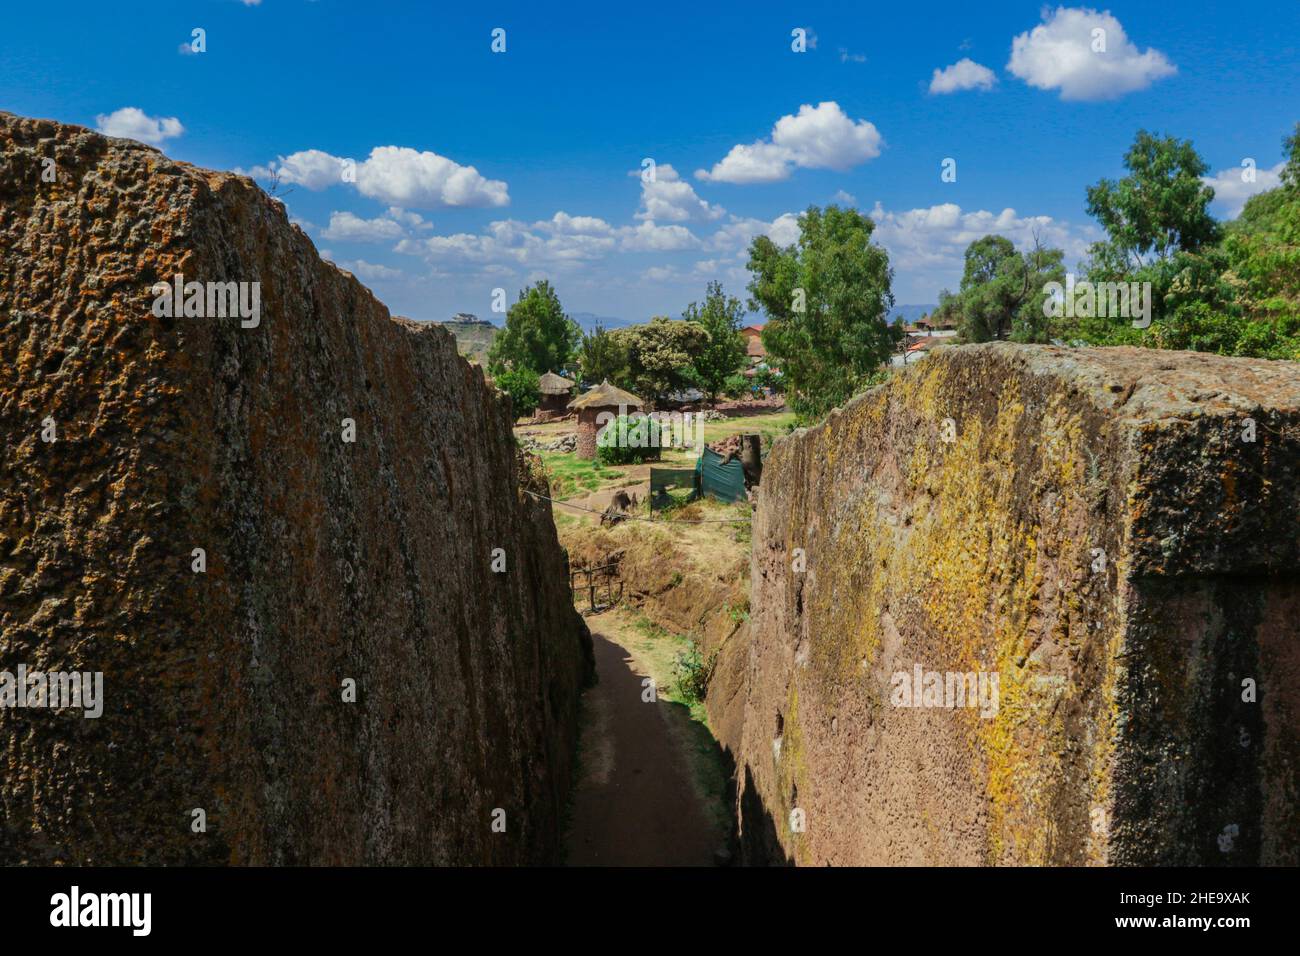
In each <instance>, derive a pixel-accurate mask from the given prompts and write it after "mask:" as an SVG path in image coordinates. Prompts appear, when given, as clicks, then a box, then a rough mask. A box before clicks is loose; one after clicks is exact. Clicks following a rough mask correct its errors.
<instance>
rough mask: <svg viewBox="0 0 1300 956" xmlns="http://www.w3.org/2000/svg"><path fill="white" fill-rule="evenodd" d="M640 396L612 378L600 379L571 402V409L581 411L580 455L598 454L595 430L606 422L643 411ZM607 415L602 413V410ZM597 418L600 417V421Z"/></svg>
mask: <svg viewBox="0 0 1300 956" xmlns="http://www.w3.org/2000/svg"><path fill="white" fill-rule="evenodd" d="M641 407H642V402H641V399H639V398H637V397H636V396H635V395H633V394H632V393H631V392H625V391H623V390H622V389H621V388H618V387H617V386H615V385H611V384H609V380H608V379H606V380H605V381H603V382H601V383H600V384H599V385H597V386H596V387H595V388H593V389H592V390H591V391H590V392H587V393H586V394H585V395H579V396H578V397H577V398H575V399H574V400H573V401H571V402H569V408H570V409H571V410H573V411H575V412H577V413H578V449H577V456H578V457H579V458H595V457H596V432H598V431H599V430H600V429H601V427H602V426H604V425H605V423H607V422H609V421H612V420H613V419H614V418H616V417H617V416H619V415H627V414H628V413H630V412H634V411H640V410H641ZM602 412H606V413H608V414H606V415H604V416H602V415H601V413H602ZM597 418H599V419H600V421H599V422H597Z"/></svg>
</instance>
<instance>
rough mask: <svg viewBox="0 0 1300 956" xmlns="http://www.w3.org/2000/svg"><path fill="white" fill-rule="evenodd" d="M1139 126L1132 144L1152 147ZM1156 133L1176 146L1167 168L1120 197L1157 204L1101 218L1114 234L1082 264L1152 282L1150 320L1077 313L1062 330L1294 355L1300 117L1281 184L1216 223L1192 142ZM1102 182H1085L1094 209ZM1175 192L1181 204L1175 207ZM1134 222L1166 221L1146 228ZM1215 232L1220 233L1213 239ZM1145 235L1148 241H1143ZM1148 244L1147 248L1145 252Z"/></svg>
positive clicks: (1299, 281)
mask: <svg viewBox="0 0 1300 956" xmlns="http://www.w3.org/2000/svg"><path fill="white" fill-rule="evenodd" d="M1145 136H1146V134H1143V133H1139V134H1138V144H1137V145H1135V150H1137V149H1138V146H1141V145H1143V144H1144V142H1145V143H1146V147H1147V148H1146V149H1145V150H1139V152H1140V153H1141V154H1142V155H1143V156H1144V157H1146V156H1147V155H1148V154H1149V153H1150V152H1151V142H1150V140H1149V137H1148V138H1147V140H1144V137H1145ZM1156 142H1157V143H1160V144H1163V146H1162V147H1161V149H1163V151H1164V152H1165V153H1169V154H1171V155H1172V156H1174V158H1169V157H1168V156H1167V157H1166V158H1165V160H1163V161H1162V163H1157V164H1155V165H1158V166H1160V167H1161V168H1162V169H1164V170H1165V172H1166V174H1167V175H1166V176H1165V177H1164V179H1163V180H1161V179H1159V178H1157V180H1156V182H1155V183H1154V184H1148V185H1147V186H1140V185H1139V184H1138V183H1137V182H1134V183H1133V184H1130V186H1129V187H1128V190H1127V195H1128V196H1129V199H1127V200H1126V202H1127V203H1128V205H1129V206H1130V207H1132V206H1133V205H1134V204H1135V203H1136V199H1134V198H1133V197H1138V196H1145V197H1146V200H1145V205H1146V206H1150V207H1151V208H1153V209H1154V210H1156V212H1153V213H1151V214H1150V215H1147V216H1146V217H1145V219H1144V218H1143V217H1141V216H1138V215H1137V214H1130V215H1128V216H1127V218H1126V219H1125V223H1127V224H1125V223H1121V226H1120V227H1119V228H1117V229H1114V230H1112V228H1111V225H1109V224H1108V223H1110V222H1112V221H1113V220H1108V219H1103V220H1102V222H1103V225H1107V229H1108V232H1109V233H1110V238H1109V239H1108V241H1107V242H1104V243H1098V244H1095V245H1094V246H1093V248H1092V250H1091V260H1090V262H1089V263H1088V265H1087V271H1088V277H1089V278H1090V279H1092V280H1093V281H1107V280H1127V281H1133V282H1150V283H1151V290H1152V303H1153V319H1154V321H1153V322H1152V324H1151V326H1150V327H1149V328H1147V329H1145V330H1135V329H1133V328H1132V327H1131V326H1130V323H1128V322H1126V321H1115V320H1113V319H1104V318H1094V319H1085V320H1076V321H1075V323H1074V324H1073V327H1072V328H1071V329H1070V332H1069V336H1068V337H1070V338H1072V339H1078V340H1082V341H1086V342H1092V343H1097V344H1106V345H1114V344H1139V345H1146V346H1154V347H1157V348H1176V349H1193V350H1196V351H1206V352H1217V353H1220V354H1223V355H1240V356H1252V357H1262V358H1280V359H1291V360H1298V359H1300V125H1298V126H1297V127H1296V130H1295V132H1293V134H1292V135H1291V136H1288V137H1286V138H1285V139H1284V140H1283V144H1284V148H1285V149H1286V151H1287V155H1288V159H1287V162H1286V165H1285V166H1284V168H1283V172H1282V185H1281V186H1280V187H1279V188H1277V189H1273V190H1269V191H1268V192H1264V193H1260V194H1258V195H1255V196H1253V197H1251V199H1250V200H1249V201H1248V202H1247V203H1246V206H1245V208H1244V209H1243V211H1242V213H1241V215H1240V216H1239V217H1238V219H1237V220H1235V221H1233V222H1230V223H1228V224H1227V225H1226V226H1225V227H1222V228H1220V227H1218V226H1217V224H1213V226H1214V227H1213V229H1211V228H1209V227H1206V226H1205V224H1204V219H1205V218H1206V217H1207V216H1208V214H1207V213H1206V212H1205V206H1206V205H1207V204H1208V202H1209V200H1210V199H1211V198H1212V197H1213V191H1212V190H1210V189H1209V187H1206V186H1204V185H1203V184H1200V186H1199V187H1194V186H1193V184H1192V183H1191V182H1190V179H1191V178H1192V177H1193V176H1195V175H1199V174H1200V172H1203V171H1204V170H1205V169H1206V166H1205V164H1204V163H1203V162H1201V160H1200V158H1199V157H1198V156H1196V155H1195V152H1194V150H1192V148H1191V144H1190V143H1186V142H1182V143H1179V142H1178V141H1175V140H1163V141H1156ZM1170 144H1174V145H1170ZM1161 149H1156V150H1155V152H1156V154H1159V153H1161ZM1132 153H1133V151H1130V156H1132ZM1126 163H1129V160H1127V159H1126ZM1133 165H1136V166H1137V167H1138V168H1139V169H1146V168H1148V167H1150V166H1151V165H1152V163H1150V162H1148V161H1147V159H1146V158H1144V159H1142V160H1141V161H1139V162H1137V163H1131V164H1130V167H1132V166H1133ZM1174 170H1178V171H1176V172H1175V171H1174ZM1198 171H1199V172H1198ZM1144 175H1145V176H1146V177H1147V179H1148V180H1150V179H1151V178H1152V177H1151V175H1150V174H1149V173H1146V174H1144ZM1130 178H1132V177H1130ZM1162 182H1163V183H1164V187H1165V188H1163V190H1162V188H1161V183H1162ZM1103 185H1108V184H1106V183H1105V182H1104V181H1103V183H1102V184H1099V185H1098V187H1094V188H1093V190H1089V199H1090V207H1089V208H1090V211H1091V210H1092V199H1093V197H1094V192H1095V190H1097V189H1099V188H1100V187H1101V186H1103ZM1109 185H1110V186H1111V193H1113V194H1118V192H1117V187H1115V186H1114V184H1109ZM1152 197H1161V198H1160V199H1159V201H1157V200H1155V199H1152ZM1179 202H1181V203H1183V204H1184V206H1185V208H1182V209H1181V210H1180V209H1178V208H1177V205H1178V203H1179ZM1099 208H1100V206H1099ZM1157 213H1158V215H1157ZM1129 220H1132V222H1129ZM1139 222H1148V223H1150V222H1163V223H1164V224H1165V225H1164V226H1163V227H1162V229H1155V228H1148V229H1147V230H1146V231H1145V232H1143V231H1142V230H1141V229H1139V228H1138V226H1137V225H1136V224H1137V223H1139ZM1220 236H1221V237H1222V238H1221V240H1220V241H1218V242H1215V241H1212V238H1217V237H1220ZM1143 237H1145V241H1146V243H1147V245H1146V247H1145V250H1144V249H1139V244H1140V243H1141V242H1142V241H1144V239H1143ZM1207 237H1212V238H1207ZM1156 240H1159V241H1156ZM1144 251H1146V252H1149V253H1153V254H1152V255H1149V256H1147V257H1146V258H1145V259H1144V258H1143V255H1142V254H1143V252H1144ZM1135 262H1137V263H1139V266H1138V267H1137V268H1134V263H1135Z"/></svg>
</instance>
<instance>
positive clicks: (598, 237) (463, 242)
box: [394, 212, 685, 268]
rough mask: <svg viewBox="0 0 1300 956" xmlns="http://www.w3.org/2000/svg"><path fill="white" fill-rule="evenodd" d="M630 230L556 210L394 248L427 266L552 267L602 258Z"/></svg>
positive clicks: (410, 241) (414, 241) (409, 241)
mask: <svg viewBox="0 0 1300 956" xmlns="http://www.w3.org/2000/svg"><path fill="white" fill-rule="evenodd" d="M651 225H652V226H653V224H651ZM630 229H631V227H627V229H626V230H615V229H613V227H611V226H610V225H609V224H608V223H607V222H605V221H604V220H603V219H598V218H596V217H594V216H570V215H569V214H568V213H565V212H557V213H556V214H555V215H554V216H553V217H551V218H550V219H544V220H542V221H540V222H535V223H533V224H532V225H529V224H528V223H525V222H519V221H518V220H515V219H502V220H498V221H496V222H492V223H489V224H488V227H487V230H486V232H483V233H478V234H474V233H466V232H461V233H456V234H454V235H449V236H428V237H427V238H424V239H412V238H406V239H403V240H401V241H400V242H398V243H397V245H396V246H394V250H395V251H396V252H400V253H405V254H407V255H418V256H422V257H424V258H425V259H427V260H429V261H431V262H454V263H462V264H470V265H478V266H481V267H484V268H487V267H494V266H500V265H503V264H506V265H513V266H524V267H550V268H554V267H558V266H564V265H572V264H576V263H580V262H586V261H590V260H594V259H599V258H601V257H603V256H605V255H606V254H608V253H609V252H611V251H613V250H614V249H616V248H617V247H618V236H617V233H620V232H624V231H630ZM683 231H685V230H683Z"/></svg>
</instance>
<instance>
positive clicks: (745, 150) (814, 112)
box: [695, 102, 881, 183]
mask: <svg viewBox="0 0 1300 956" xmlns="http://www.w3.org/2000/svg"><path fill="white" fill-rule="evenodd" d="M880 145H881V136H880V132H879V130H877V129H876V127H875V125H874V124H872V123H871V122H869V121H867V120H863V119H860V120H857V121H856V122H855V121H853V120H851V119H849V117H848V116H847V115H845V113H844V111H843V110H842V109H840V106H839V104H838V103H835V102H825V103H819V104H817V106H815V107H814V106H810V105H808V104H806V103H805V104H804V105H803V106H800V107H799V112H798V113H797V114H794V115H787V116H782V117H781V118H780V119H779V120H777V121H776V124H775V125H774V126H773V127H772V134H771V136H770V137H769V138H768V139H765V140H758V141H756V142H753V143H750V144H749V145H748V146H746V145H744V144H738V145H736V146H733V147H732V148H731V151H730V152H729V153H727V155H726V156H724V157H723V158H722V159H721V160H720V161H719V162H718V163H716V164H715V165H714V166H713V168H712V169H711V170H705V169H699V170H696V171H695V178H696V179H701V180H705V181H711V182H722V183H772V182H778V181H780V180H783V179H787V178H789V176H790V173H791V172H792V171H793V170H794V169H795V168H796V167H802V168H804V169H834V170H841V171H843V170H846V169H849V168H851V167H853V166H857V165H859V164H860V163H865V162H866V161H867V160H869V159H874V158H875V157H876V156H879V155H880Z"/></svg>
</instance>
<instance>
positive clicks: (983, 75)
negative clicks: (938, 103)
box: [930, 57, 998, 94]
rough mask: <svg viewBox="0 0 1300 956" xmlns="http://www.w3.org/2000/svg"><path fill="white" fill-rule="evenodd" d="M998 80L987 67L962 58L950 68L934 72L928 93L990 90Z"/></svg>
mask: <svg viewBox="0 0 1300 956" xmlns="http://www.w3.org/2000/svg"><path fill="white" fill-rule="evenodd" d="M997 81H998V79H997V77H996V76H994V75H993V71H992V70H990V69H989V68H988V67H987V66H981V65H980V64H979V63H976V62H975V61H974V60H972V59H971V58H970V57H962V58H961V59H960V60H958V61H957V62H956V63H954V64H953V65H952V66H946V67H944V68H943V69H942V70H935V71H934V76H932V77H931V78H930V92H931V93H934V94H943V93H956V92H957V91H959V90H991V89H993V86H994V84H995V83H997Z"/></svg>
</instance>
